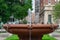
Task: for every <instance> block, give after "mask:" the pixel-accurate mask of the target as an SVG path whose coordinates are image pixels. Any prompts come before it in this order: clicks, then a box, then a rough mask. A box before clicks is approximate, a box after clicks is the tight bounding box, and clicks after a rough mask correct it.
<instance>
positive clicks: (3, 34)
mask: <svg viewBox="0 0 60 40" xmlns="http://www.w3.org/2000/svg"><path fill="white" fill-rule="evenodd" d="M11 35H12V34H10V33H0V40H4V39H5V38H6V37H9V36H11Z"/></svg>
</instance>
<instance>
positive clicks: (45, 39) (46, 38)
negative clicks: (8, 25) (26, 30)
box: [5, 35, 57, 40]
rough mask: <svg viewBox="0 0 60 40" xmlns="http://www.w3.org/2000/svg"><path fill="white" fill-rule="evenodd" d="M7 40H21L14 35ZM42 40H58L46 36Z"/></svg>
mask: <svg viewBox="0 0 60 40" xmlns="http://www.w3.org/2000/svg"><path fill="white" fill-rule="evenodd" d="M5 40H19V38H18V36H17V35H12V36H10V37H7V38H6V39H5ZM42 40H57V39H55V38H54V37H51V36H49V35H44V36H43V38H42Z"/></svg>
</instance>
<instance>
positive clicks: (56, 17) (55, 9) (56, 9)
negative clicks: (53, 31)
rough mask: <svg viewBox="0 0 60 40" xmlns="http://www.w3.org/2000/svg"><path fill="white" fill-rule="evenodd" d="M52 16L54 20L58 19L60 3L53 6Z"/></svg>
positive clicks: (59, 17) (59, 16)
mask: <svg viewBox="0 0 60 40" xmlns="http://www.w3.org/2000/svg"><path fill="white" fill-rule="evenodd" d="M53 12H54V13H53V16H54V19H60V3H57V4H56V5H55V6H54V11H53Z"/></svg>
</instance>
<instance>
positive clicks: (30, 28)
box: [3, 9, 58, 40]
mask: <svg viewBox="0 0 60 40" xmlns="http://www.w3.org/2000/svg"><path fill="white" fill-rule="evenodd" d="M29 10H30V9H29ZM29 13H30V12H29ZM29 20H30V21H29V23H28V24H4V25H3V27H4V28H5V30H6V31H8V32H9V33H12V34H17V35H18V37H19V40H42V37H43V35H44V34H48V33H51V32H53V31H54V30H55V29H57V27H58V25H57V24H31V13H30V19H29Z"/></svg>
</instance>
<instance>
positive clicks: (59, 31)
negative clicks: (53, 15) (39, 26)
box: [49, 27, 60, 40]
mask: <svg viewBox="0 0 60 40" xmlns="http://www.w3.org/2000/svg"><path fill="white" fill-rule="evenodd" d="M49 35H51V36H53V37H55V38H56V39H57V40H60V27H58V29H57V30H55V31H54V32H53V33H51V34H49Z"/></svg>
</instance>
